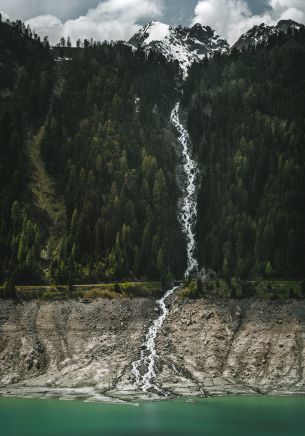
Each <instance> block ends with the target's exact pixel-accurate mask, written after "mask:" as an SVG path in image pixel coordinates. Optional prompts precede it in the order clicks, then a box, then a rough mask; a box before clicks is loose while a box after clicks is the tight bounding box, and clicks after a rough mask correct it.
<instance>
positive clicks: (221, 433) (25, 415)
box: [0, 396, 305, 436]
mask: <svg viewBox="0 0 305 436" xmlns="http://www.w3.org/2000/svg"><path fill="white" fill-rule="evenodd" d="M0 434H1V436H36V435H37V436H38V435H39V436H49V435H52V436H56V435H63V436H70V435H71V436H79V435H81V436H101V435H107V436H108V435H111V436H116V435H133V436H136V435H141V436H146V435H147V436H150V435H158V436H159V435H160V436H162V435H164V436H170V435H175V436H177V435H185V436H192V435H204V436H273V435H274V436H282V435H285V436H304V435H305V397H293V398H288V397H280V398H279V397H259V396H257V397H224V398H208V399H200V400H195V401H194V402H187V401H186V400H172V401H158V402H143V403H139V405H126V404H124V405H121V404H119V405H118V404H98V403H82V402H79V401H60V400H36V399H21V398H20V399H16V398H0Z"/></svg>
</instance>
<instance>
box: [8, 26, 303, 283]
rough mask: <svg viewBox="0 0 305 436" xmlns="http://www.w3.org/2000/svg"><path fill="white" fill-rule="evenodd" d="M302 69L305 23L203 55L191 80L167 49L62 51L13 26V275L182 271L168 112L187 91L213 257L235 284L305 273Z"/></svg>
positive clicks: (85, 45) (202, 225)
mask: <svg viewBox="0 0 305 436" xmlns="http://www.w3.org/2000/svg"><path fill="white" fill-rule="evenodd" d="M304 71H305V34H304V31H303V30H302V31H300V32H298V33H296V34H295V35H290V34H288V35H280V36H279V37H274V38H271V40H270V42H269V43H268V45H266V46H265V45H263V46H260V47H258V48H257V49H249V50H248V51H245V52H243V53H239V52H237V51H233V52H232V53H231V54H230V55H224V56H217V57H215V58H214V59H213V60H210V61H205V62H203V63H201V64H197V65H194V66H193V67H192V69H191V71H190V75H189V77H188V79H187V81H186V83H185V84H183V85H182V84H181V77H180V75H179V69H178V65H177V64H176V63H169V62H167V61H166V59H165V58H163V57H162V56H161V55H158V54H156V53H154V52H151V53H150V54H149V55H148V56H147V55H146V54H145V53H144V51H142V50H140V49H139V50H132V49H131V47H129V46H127V45H126V44H124V43H115V44H114V43H97V42H94V41H88V40H85V41H84V42H80V41H79V42H78V44H77V47H74V48H73V47H71V44H70V41H68V42H66V41H65V40H62V41H61V43H60V46H58V47H54V48H50V46H49V44H48V41H47V39H45V40H43V41H41V40H40V39H39V37H38V36H37V35H35V34H33V33H32V32H31V30H30V29H29V28H25V27H24V25H23V24H22V23H21V22H20V21H18V22H16V23H7V22H5V23H4V22H0V77H1V81H0V98H1V105H0V280H1V281H3V280H4V279H5V278H13V279H14V281H16V282H17V283H42V282H47V283H50V282H51V283H53V282H56V283H72V282H96V281H115V280H122V279H127V280H128V279H130V280H135V279H158V280H159V279H160V280H162V281H163V282H164V283H166V282H169V281H170V280H171V279H172V278H177V279H179V278H182V276H183V271H184V270H185V262H186V256H185V241H184V237H183V235H182V232H181V228H180V225H179V223H178V220H177V202H178V198H179V188H178V184H177V180H176V172H177V165H178V164H179V156H177V153H176V152H175V142H176V132H175V131H174V130H173V127H172V126H171V125H170V121H169V116H170V112H171V109H172V108H173V106H174V104H175V102H176V101H177V100H178V99H179V96H180V95H181V87H182V86H183V88H184V92H183V104H184V110H185V114H186V120H187V126H188V129H189V132H190V134H191V138H192V142H193V146H194V155H195V157H196V159H197V160H198V162H199V165H200V171H201V180H200V182H201V183H200V187H199V192H198V199H199V201H198V204H199V220H198V229H197V241H198V257H199V260H200V264H201V265H204V266H206V267H208V268H210V269H212V270H214V271H215V272H216V274H217V275H218V276H220V277H225V278H229V277H233V276H235V277H241V278H245V279H248V278H256V277H265V276H266V277H287V278H292V277H303V276H304V271H305V227H304V222H305V198H304V186H305V151H304V142H305V105H304V101H305V75H304ZM35 144H36V146H38V147H39V149H40V150H41V158H42V162H43V165H44V168H45V171H46V173H45V174H47V175H48V177H46V176H44V177H42V178H43V180H44V183H45V184H47V183H49V182H48V180H49V178H50V180H53V181H54V187H52V192H53V191H54V195H55V196H56V202H55V201H54V205H53V211H51V210H50V203H51V206H52V202H53V197H51V198H50V194H49V192H50V190H49V191H48V189H49V188H48V187H46V188H45V189H46V192H44V193H42V197H41V198H42V200H41V199H40V201H38V200H37V198H36V195H35V192H33V189H32V188H31V187H32V186H33V183H35V180H36V178H37V177H38V176H37V174H36V173H37V171H36V172H35V171H34V164H35V159H34V163H33V159H32V158H31V152H32V154H33V155H34V157H35V153H34V152H33V150H35V149H34V148H33V147H34V146H35ZM37 165H38V164H37ZM42 174H44V173H43V172H42ZM52 195H53V194H52ZM48 197H49V201H47V200H48ZM43 199H45V200H46V201H45V204H44V203H43ZM52 213H53V215H52ZM58 216H59V217H61V220H59V219H58V220H59V221H60V223H59V222H57V217H58ZM52 217H55V218H54V219H53V218H52Z"/></svg>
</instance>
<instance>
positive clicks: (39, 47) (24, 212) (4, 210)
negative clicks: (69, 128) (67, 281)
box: [0, 22, 54, 281]
mask: <svg viewBox="0 0 305 436" xmlns="http://www.w3.org/2000/svg"><path fill="white" fill-rule="evenodd" d="M53 76H54V75H53V59H52V56H51V55H50V49H49V45H48V43H47V41H44V43H41V42H40V40H39V39H38V37H37V35H36V36H35V35H34V36H33V35H32V33H31V32H30V30H29V29H26V28H25V27H24V25H23V24H22V23H21V22H16V23H11V24H10V25H9V24H7V23H0V277H1V278H3V276H4V275H8V274H12V273H13V274H16V275H17V276H19V277H20V278H21V279H22V280H25V279H26V278H29V279H30V280H31V281H33V280H35V279H38V278H39V277H40V272H39V270H40V267H39V263H40V245H41V228H40V226H39V225H38V219H37V210H35V208H34V207H33V202H32V198H31V193H30V192H29V191H28V190H27V189H26V186H27V184H28V181H29V165H28V161H27V158H26V153H25V148H24V144H25V142H26V139H27V136H28V132H29V131H30V130H32V129H36V128H37V126H38V125H39V124H40V123H41V122H42V120H43V118H44V117H45V115H46V112H47V110H48V107H49V101H50V96H51V90H52V88H53Z"/></svg>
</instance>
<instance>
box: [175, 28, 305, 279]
mask: <svg viewBox="0 0 305 436" xmlns="http://www.w3.org/2000/svg"><path fill="white" fill-rule="evenodd" d="M184 96H185V99H184V105H185V108H186V110H187V112H188V127H189V131H190V134H191V137H192V140H193V145H194V149H195V151H196V153H197V157H198V160H199V163H200V165H201V171H202V182H201V187H200V192H199V220H198V254H199V257H200V262H201V264H203V265H206V266H208V267H210V268H212V269H213V270H215V271H216V272H217V273H220V274H222V275H224V276H227V277H230V276H235V275H236V276H239V277H258V276H262V275H263V276H264V275H267V276H273V277H274V276H278V277H284V276H286V277H292V276H295V277H297V276H304V272H305V225H304V224H305V194H304V192H305V191H304V187H305V163H304V162H305V147H304V145H305V103H304V102H305V31H304V28H302V29H301V30H300V31H299V32H295V33H294V35H285V34H280V35H279V36H273V37H270V38H269V43H268V45H265V44H263V45H261V46H259V47H258V48H257V49H254V48H252V49H249V50H247V51H244V52H243V53H238V52H237V51H233V53H232V54H231V55H230V56H224V57H222V58H217V59H216V58H215V59H214V60H213V61H211V62H208V63H204V64H202V65H194V66H193V68H192V71H191V73H190V76H189V79H188V81H187V83H186V86H185V94H184Z"/></svg>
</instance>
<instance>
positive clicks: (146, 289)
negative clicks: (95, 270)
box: [0, 282, 161, 300]
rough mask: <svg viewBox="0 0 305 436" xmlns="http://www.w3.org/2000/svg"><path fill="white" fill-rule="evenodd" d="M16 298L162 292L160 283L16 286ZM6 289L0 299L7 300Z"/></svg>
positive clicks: (137, 294)
mask: <svg viewBox="0 0 305 436" xmlns="http://www.w3.org/2000/svg"><path fill="white" fill-rule="evenodd" d="M15 292H16V297H17V298H19V299H22V300H30V299H33V298H39V299H44V300H61V299H67V298H72V299H73V298H75V299H79V298H81V299H85V300H91V299H94V298H109V299H113V298H124V297H129V298H135V297H155V296H158V295H159V294H160V292H161V284H160V282H122V283H101V284H95V285H74V286H68V285H62V286H57V285H51V286H16V288H15ZM8 296H9V295H7V291H6V289H5V288H4V287H3V286H2V287H0V298H7V297H8Z"/></svg>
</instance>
